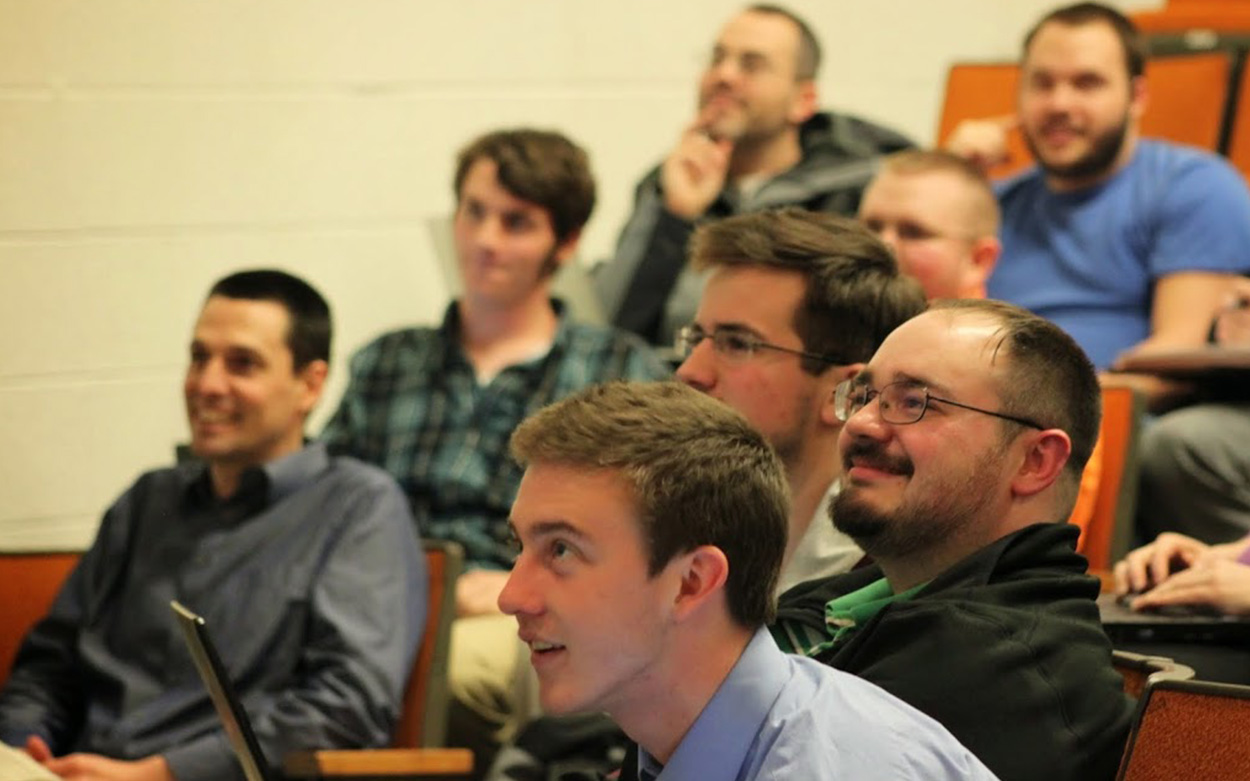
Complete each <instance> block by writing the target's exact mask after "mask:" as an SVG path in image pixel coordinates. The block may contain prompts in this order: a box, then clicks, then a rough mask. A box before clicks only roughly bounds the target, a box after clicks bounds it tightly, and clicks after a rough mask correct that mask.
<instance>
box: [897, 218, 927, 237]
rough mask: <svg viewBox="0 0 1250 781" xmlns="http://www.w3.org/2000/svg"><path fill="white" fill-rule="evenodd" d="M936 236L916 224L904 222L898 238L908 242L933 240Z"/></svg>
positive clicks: (900, 227) (901, 224) (900, 226)
mask: <svg viewBox="0 0 1250 781" xmlns="http://www.w3.org/2000/svg"><path fill="white" fill-rule="evenodd" d="M934 235H935V234H934V233H933V231H931V230H929V229H928V228H926V227H924V226H923V225H917V224H916V223H914V222H904V223H900V224H899V226H898V237H899V238H900V239H904V240H906V241H924V240H925V239H931V238H933V237H934Z"/></svg>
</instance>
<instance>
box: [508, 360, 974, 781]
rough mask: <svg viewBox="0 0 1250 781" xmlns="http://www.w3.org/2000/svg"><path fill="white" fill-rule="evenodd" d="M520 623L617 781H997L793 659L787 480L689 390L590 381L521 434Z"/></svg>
mask: <svg viewBox="0 0 1250 781" xmlns="http://www.w3.org/2000/svg"><path fill="white" fill-rule="evenodd" d="M512 452H513V455H514V456H515V457H516V459H517V461H518V462H519V463H521V464H523V465H525V467H526V471H525V474H524V477H523V478H522V480H521V487H520V490H519V491H518V494H517V499H516V502H515V504H514V505H513V508H512V517H511V521H510V523H511V526H512V529H513V532H514V534H515V535H516V538H517V540H518V542H519V545H520V552H519V555H518V557H517V560H516V564H515V565H514V567H513V569H512V572H511V575H510V576H509V579H508V582H507V584H506V585H505V586H504V588H503V591H502V592H501V593H500V596H499V607H500V608H501V609H502V610H503V611H504V612H505V613H508V614H510V615H513V616H515V617H516V619H517V623H518V627H519V635H520V637H521V639H522V640H523V641H524V642H526V643H527V644H528V645H529V647H530V650H531V662H532V663H533V665H534V669H535V671H536V672H537V675H538V681H539V692H540V699H541V701H542V705H543V707H544V708H545V709H546V710H547V711H548V712H550V713H556V714H563V713H572V712H579V711H605V712H606V713H607V714H608V715H609V716H611V717H612V718H613V719H614V720H615V721H616V722H617V723H618V724H619V725H620V727H621V728H622V729H623V730H624V731H625V733H626V734H628V735H629V736H630V737H631V738H632V739H633V740H634V741H636V742H637V744H638V745H637V748H636V749H635V750H631V751H630V752H629V754H628V755H627V757H626V766H625V768H624V769H623V770H622V774H621V778H624V779H630V781H632V780H633V779H635V778H638V779H644V778H646V779H691V778H698V779H706V780H710V781H716V780H717V779H727V780H732V779H738V780H740V781H745V780H746V779H765V778H778V779H780V778H785V779H793V778H832V777H835V776H836V777H843V778H889V779H910V778H915V779H992V778H994V776H993V775H992V774H991V773H990V772H989V771H988V770H986V769H985V767H984V766H983V765H982V764H981V762H980V761H979V760H978V759H976V758H975V757H974V756H973V755H972V754H971V753H970V752H968V751H967V749H965V748H964V747H963V746H961V745H960V744H959V743H958V742H957V741H956V740H955V739H954V738H953V737H951V735H950V734H949V733H948V732H947V731H946V730H945V728H943V727H942V726H941V725H939V724H938V723H937V722H936V721H934V720H932V719H930V718H929V717H927V716H925V715H923V714H921V713H920V712H919V711H917V710H915V709H913V708H912V707H910V706H908V705H906V704H904V703H903V702H902V701H900V700H898V699H895V698H894V697H893V696H891V695H889V694H887V693H886V692H885V691H883V690H882V689H879V688H877V687H876V686H875V685H873V684H870V683H867V682H866V681H863V680H860V679H858V678H855V677H854V676H851V675H847V674H843V673H840V672H838V671H836V670H832V669H830V668H827V667H824V666H822V665H820V664H818V663H814V662H812V661H811V660H808V659H804V658H800V657H797V656H790V655H787V654H784V653H782V652H781V651H780V650H779V649H778V648H777V646H776V644H775V643H774V642H773V641H772V639H771V638H770V637H769V635H768V633H767V631H766V630H764V629H763V626H764V624H765V623H766V622H767V621H769V620H770V619H771V617H772V615H773V611H774V600H773V596H772V595H773V589H774V585H775V583H776V580H777V575H778V571H779V569H780V565H781V559H782V555H783V552H784V550H785V545H786V517H787V495H788V492H787V488H786V482H785V478H784V473H783V471H782V466H781V463H780V461H779V460H778V458H777V456H776V454H775V453H774V452H773V450H772V449H771V448H770V447H769V445H768V443H767V442H766V441H765V439H764V438H763V436H762V435H760V434H759V433H757V432H756V431H754V430H753V429H752V428H751V427H750V426H749V425H748V424H747V423H746V421H745V420H744V419H743V418H742V417H741V416H740V415H738V413H736V412H734V411H732V410H730V409H729V408H728V407H726V406H725V405H724V404H721V403H719V402H717V401H715V400H713V399H710V398H707V397H706V396H704V395H703V394H700V393H699V392H697V391H695V390H693V389H691V388H688V387H685V386H682V385H679V384H676V383H662V384H633V385H631V384H624V383H614V384H609V385H602V386H597V387H594V388H590V389H588V390H586V391H583V392H581V393H579V394H577V395H575V396H572V397H570V398H568V399H566V400H565V401H562V402H559V403H557V404H555V405H552V406H551V407H548V408H547V409H545V410H543V411H541V412H539V413H537V414H536V415H534V416H533V417H531V418H529V419H528V420H527V421H526V422H525V423H523V424H522V425H521V427H520V428H518V429H517V431H516V433H515V434H514V435H513V437H512Z"/></svg>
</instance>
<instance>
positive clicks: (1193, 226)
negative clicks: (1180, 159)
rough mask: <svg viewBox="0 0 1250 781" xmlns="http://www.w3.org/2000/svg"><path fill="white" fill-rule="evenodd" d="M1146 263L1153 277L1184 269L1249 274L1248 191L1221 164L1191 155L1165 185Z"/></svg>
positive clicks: (1242, 183)
mask: <svg viewBox="0 0 1250 781" xmlns="http://www.w3.org/2000/svg"><path fill="white" fill-rule="evenodd" d="M1154 226H1155V227H1154V230H1155V232H1156V235H1155V237H1154V238H1155V240H1154V241H1153V242H1152V243H1151V247H1152V251H1151V253H1150V257H1149V258H1148V259H1147V265H1148V273H1149V274H1150V276H1151V278H1152V279H1159V278H1160V277H1163V276H1167V275H1168V274H1175V273H1177V272H1183V271H1213V272H1225V273H1231V274H1245V273H1247V272H1248V271H1250V191H1248V190H1247V189H1246V183H1245V181H1244V180H1243V179H1242V178H1241V175H1240V174H1239V173H1238V172H1237V170H1236V169H1234V168H1233V167H1232V166H1230V165H1229V164H1228V163H1227V162H1225V161H1224V160H1221V159H1219V158H1216V157H1213V156H1210V155H1201V156H1197V155H1196V156H1194V157H1193V158H1191V159H1189V160H1186V161H1185V162H1184V163H1183V164H1182V165H1181V167H1180V170H1179V171H1178V172H1177V173H1176V175H1175V176H1174V177H1173V178H1172V179H1171V180H1170V181H1169V183H1168V184H1167V192H1166V193H1164V195H1163V198H1162V201H1161V203H1160V206H1159V213H1158V214H1157V215H1156V219H1155V221H1154Z"/></svg>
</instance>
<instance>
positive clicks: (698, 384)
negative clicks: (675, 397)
mask: <svg viewBox="0 0 1250 781" xmlns="http://www.w3.org/2000/svg"><path fill="white" fill-rule="evenodd" d="M714 352H715V348H714V346H713V344H712V340H711V339H706V338H705V339H701V340H700V341H699V342H698V343H696V344H695V346H694V347H693V348H692V349H691V350H690V354H689V355H687V356H686V359H685V360H684V361H682V362H681V365H680V366H678V367H677V372H676V374H677V379H679V380H681V381H682V382H684V383H686V384H687V385H689V386H690V387H692V388H694V389H695V390H700V391H704V392H706V391H708V390H710V389H711V388H712V386H713V385H715V384H716V356H715V355H714Z"/></svg>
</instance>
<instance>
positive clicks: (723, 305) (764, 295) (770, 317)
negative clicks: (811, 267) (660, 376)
mask: <svg viewBox="0 0 1250 781" xmlns="http://www.w3.org/2000/svg"><path fill="white" fill-rule="evenodd" d="M806 292H807V278H806V277H805V276H804V275H803V273H802V272H800V271H796V270H791V269H783V268H770V267H768V266H753V265H733V264H725V265H714V266H712V267H711V270H710V272H709V275H708V281H707V284H706V285H705V286H704V289H703V295H702V296H701V298H700V300H699V308H698V311H697V313H696V315H695V317H696V320H697V321H698V324H699V325H701V326H703V327H704V328H713V327H716V326H720V325H741V326H744V327H747V328H751V329H752V330H761V329H762V330H767V331H778V330H781V331H785V330H787V329H788V330H790V331H793V330H794V315H795V312H796V311H797V310H798V308H799V307H800V306H801V304H802V302H803V296H804V295H805V294H806Z"/></svg>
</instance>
